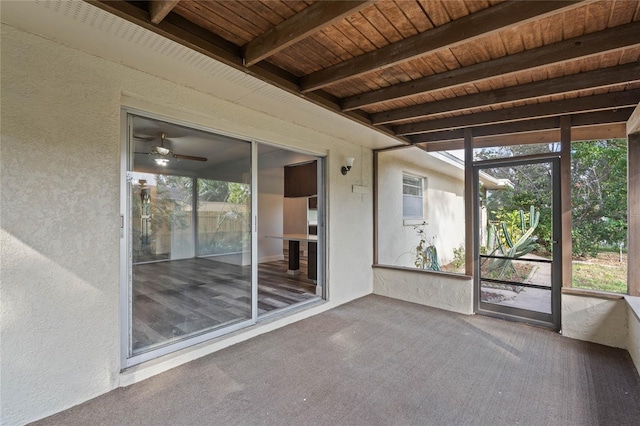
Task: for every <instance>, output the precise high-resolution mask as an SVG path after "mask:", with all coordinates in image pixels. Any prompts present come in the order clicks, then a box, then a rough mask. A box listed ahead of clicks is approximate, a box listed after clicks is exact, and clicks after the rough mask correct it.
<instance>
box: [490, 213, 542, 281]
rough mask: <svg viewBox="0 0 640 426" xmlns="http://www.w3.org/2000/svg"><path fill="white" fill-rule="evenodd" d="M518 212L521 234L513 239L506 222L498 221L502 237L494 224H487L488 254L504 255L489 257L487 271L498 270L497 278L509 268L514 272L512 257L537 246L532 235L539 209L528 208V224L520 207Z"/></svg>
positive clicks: (518, 256) (537, 221)
mask: <svg viewBox="0 0 640 426" xmlns="http://www.w3.org/2000/svg"><path fill="white" fill-rule="evenodd" d="M519 214H520V229H521V231H522V235H521V236H520V237H519V238H517V239H515V238H514V236H513V235H512V232H510V231H509V227H508V226H507V223H506V222H504V221H502V222H501V223H500V225H501V229H502V237H503V238H500V236H499V235H498V229H497V227H496V225H495V224H493V223H492V224H489V229H488V233H487V247H489V249H490V255H492V256H495V255H496V253H499V255H500V256H503V257H505V259H490V262H489V271H498V273H497V276H498V278H502V277H503V276H504V275H505V274H506V273H507V271H509V270H510V271H512V272H515V268H514V267H513V262H512V259H517V258H520V257H522V256H525V255H527V254H529V253H531V252H532V251H533V250H535V249H536V248H537V247H538V244H537V243H536V238H535V237H534V236H533V232H534V231H535V230H536V227H537V226H538V223H539V221H540V211H536V209H535V208H534V207H533V206H531V207H530V208H529V223H528V224H527V220H526V219H527V218H526V216H525V213H524V211H523V210H522V209H521V210H520V211H519ZM514 240H515V241H514ZM503 241H504V243H503Z"/></svg>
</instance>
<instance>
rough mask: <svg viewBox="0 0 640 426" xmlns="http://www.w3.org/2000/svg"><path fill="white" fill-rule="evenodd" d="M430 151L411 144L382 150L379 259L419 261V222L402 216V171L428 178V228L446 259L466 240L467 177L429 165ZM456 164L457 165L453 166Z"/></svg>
mask: <svg viewBox="0 0 640 426" xmlns="http://www.w3.org/2000/svg"><path fill="white" fill-rule="evenodd" d="M429 157H430V154H428V153H426V152H424V151H422V150H420V149H418V148H409V149H407V150H401V151H389V152H383V153H381V154H380V155H379V156H378V159H379V160H378V182H379V183H378V187H379V194H380V197H379V203H378V224H379V225H378V232H379V236H378V241H379V243H378V263H380V264H384V265H394V266H407V267H413V266H414V260H415V247H416V246H417V244H418V243H419V238H418V236H417V235H416V229H415V227H414V226H413V225H405V224H404V222H403V218H402V174H403V173H409V174H412V175H415V176H419V177H424V178H426V180H425V186H426V191H425V210H424V211H425V217H424V219H425V221H426V222H427V225H426V226H425V228H424V229H425V233H426V236H427V242H428V243H432V242H434V243H435V246H436V248H437V250H438V258H439V261H440V264H441V265H446V264H447V263H449V262H451V261H452V260H453V250H454V249H455V248H458V247H459V246H460V245H464V197H463V196H464V181H462V180H460V179H458V178H455V177H452V176H447V175H444V174H442V173H438V172H436V171H434V170H432V169H430V168H429V165H430V164H431V163H432V162H433V161H434V160H433V159H431V158H429ZM450 167H453V166H450Z"/></svg>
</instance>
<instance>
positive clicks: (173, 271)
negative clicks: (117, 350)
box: [132, 257, 319, 353]
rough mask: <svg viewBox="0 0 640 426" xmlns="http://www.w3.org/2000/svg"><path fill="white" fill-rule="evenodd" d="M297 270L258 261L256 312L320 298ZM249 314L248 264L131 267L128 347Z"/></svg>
mask: <svg viewBox="0 0 640 426" xmlns="http://www.w3.org/2000/svg"><path fill="white" fill-rule="evenodd" d="M300 264H301V265H300V269H301V273H300V274H299V275H295V276H293V275H288V274H287V272H286V271H287V260H286V259H285V260H281V261H276V262H266V263H261V264H259V265H258V315H263V314H265V313H267V312H273V311H275V310H278V309H283V308H287V307H289V306H292V305H295V304H297V303H300V302H305V301H308V300H311V299H315V298H319V296H316V294H315V290H316V286H315V284H314V283H313V282H312V281H310V280H309V279H307V278H306V276H307V275H306V273H307V271H306V267H307V259H306V257H301V261H300ZM250 318H251V268H250V266H239V265H232V264H228V263H223V262H219V261H216V260H214V259H213V258H194V259H185V260H173V261H168V262H158V263H147V264H139V265H134V267H133V336H132V338H133V350H134V353H135V352H137V351H139V350H141V349H145V350H146V349H150V348H153V347H154V346H156V345H159V344H166V343H168V342H171V341H173V340H178V339H181V338H184V337H185V336H188V335H192V334H197V333H201V332H203V331H211V330H214V329H218V328H222V327H224V326H227V325H230V324H233V323H237V322H240V321H244V320H247V319H250Z"/></svg>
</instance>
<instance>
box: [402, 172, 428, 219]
mask: <svg viewBox="0 0 640 426" xmlns="http://www.w3.org/2000/svg"><path fill="white" fill-rule="evenodd" d="M402 218H403V219H424V178H421V177H418V176H412V175H408V174H404V173H403V174H402Z"/></svg>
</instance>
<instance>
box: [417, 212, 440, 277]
mask: <svg viewBox="0 0 640 426" xmlns="http://www.w3.org/2000/svg"><path fill="white" fill-rule="evenodd" d="M425 226H426V223H424V222H423V223H422V225H417V226H414V229H415V230H416V234H417V235H418V238H419V239H420V242H419V243H418V246H417V247H416V258H415V261H414V262H413V264H414V265H415V266H416V268H420V269H429V270H431V271H439V270H440V262H439V261H438V251H437V250H436V246H435V245H434V244H433V243H431V244H428V243H427V235H426V233H425V230H424V228H425Z"/></svg>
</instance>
